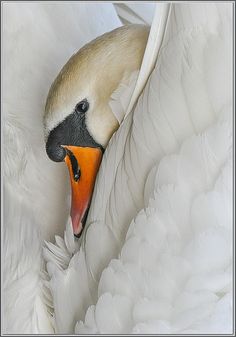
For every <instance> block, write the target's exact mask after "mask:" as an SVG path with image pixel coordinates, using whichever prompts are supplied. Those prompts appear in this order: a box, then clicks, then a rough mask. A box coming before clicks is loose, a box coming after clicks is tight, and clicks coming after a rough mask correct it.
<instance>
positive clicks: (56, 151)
mask: <svg viewBox="0 0 236 337" xmlns="http://www.w3.org/2000/svg"><path fill="white" fill-rule="evenodd" d="M46 152H47V155H48V157H49V158H50V159H51V160H53V161H56V162H61V161H63V160H64V158H65V156H66V150H65V149H64V148H63V147H61V145H60V144H57V143H56V142H55V141H54V140H53V139H52V137H51V138H50V136H49V138H48V141H47V143H46Z"/></svg>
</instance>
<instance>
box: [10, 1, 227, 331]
mask: <svg viewBox="0 0 236 337" xmlns="http://www.w3.org/2000/svg"><path fill="white" fill-rule="evenodd" d="M230 6H231V5H229V4H217V5H216V4H173V5H172V6H171V8H169V6H168V5H163V7H165V11H166V13H167V15H166V17H168V20H162V21H160V22H159V25H160V26H159V31H163V32H165V35H164V36H160V39H159V41H157V42H158V43H157V44H158V46H159V47H158V50H157V51H158V59H157V64H156V67H155V69H154V71H153V72H152V74H151V76H150V79H149V81H148V83H147V85H146V87H145V89H144V90H143V92H142V95H141V96H140V99H139V101H138V103H137V106H136V107H135V109H132V110H131V112H130V113H129V114H128V116H127V117H126V118H125V120H124V121H123V123H122V125H121V127H120V129H119V130H118V131H117V132H116V134H115V135H114V136H113V138H112V139H111V141H110V143H109V145H108V147H107V149H106V152H105V155H104V156H103V161H102V164H101V167H100V171H99V174H98V177H97V182H96V185H95V190H94V195H93V200H92V204H91V207H90V212H89V216H88V219H87V224H86V230H85V231H84V233H83V237H82V241H81V242H82V245H81V247H79V245H78V242H76V241H75V240H74V237H73V233H72V228H71V224H70V223H68V225H67V228H66V233H65V237H64V241H63V240H62V239H60V238H59V237H57V238H56V245H53V244H52V243H48V244H47V249H45V251H44V257H45V260H46V261H47V271H48V273H49V276H50V281H49V283H48V286H49V288H50V290H51V295H52V300H53V304H54V321H53V323H52V325H53V327H54V328H55V331H56V332H60V333H65V332H67V333H68V332H69V333H73V332H77V333H114V332H116V333H129V332H136V333H190V332H192V333H202V332H211V333H214V332H231V331H232V322H231V316H230V314H231V310H232V304H231V301H232V294H231V285H232V283H231V275H232V274H231V265H232V264H231V263H232V260H231V259H232V247H231V246H230V243H231V232H232V218H231V214H232V212H231V207H232V200H231V196H232V194H231V180H230V178H231V177H232V172H231V170H232V163H231V145H232V138H231V136H232V134H231V132H232V130H231V118H230V117H231V104H232V97H231V92H232V91H231V90H230V89H231V83H232V81H231V64H232V63H231V56H230V55H231V53H230V52H231V50H230V46H231V38H230V34H231V26H230V23H231V22H232V21H231V14H232V12H231V8H230ZM169 9H170V11H169ZM168 15H169V16H168ZM219 32H220V34H219ZM222 51H223V52H222ZM146 57H147V56H146ZM144 58H145V57H144ZM222 70H223V71H222ZM140 73H142V68H141V72H140ZM219 86H220V88H219ZM219 92H220V95H219ZM55 165H56V164H55ZM57 165H59V164H57ZM209 210H210V211H209ZM9 225H11V223H10V224H9ZM8 238H9V236H8ZM6 242H7V243H6V245H8V242H9V241H6ZM209 247H210V249H209ZM94 248H95V249H94ZM35 253H36V255H37V252H36V251H35ZM9 294H10V296H11V294H12V288H11V287H9ZM41 301H42V300H41ZM41 312H43V311H41ZM13 316H14V315H12V317H13ZM46 317H47V314H46V312H45V316H44V318H41V319H42V320H45V318H46ZM107 317H109V319H107ZM48 322H49V323H48V325H47V327H46V325H45V330H46V329H48V331H49V330H50V328H49V324H50V320H48ZM29 330H30V329H29ZM45 330H44V331H45Z"/></svg>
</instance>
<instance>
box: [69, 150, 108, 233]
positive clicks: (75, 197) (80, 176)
mask: <svg viewBox="0 0 236 337" xmlns="http://www.w3.org/2000/svg"><path fill="white" fill-rule="evenodd" d="M63 147H64V148H65V149H66V151H67V155H66V157H65V163H66V165H67V167H68V169H69V173H70V181H71V192H72V197H71V213H70V215H71V219H72V226H73V231H74V235H75V236H78V237H79V236H80V234H81V233H82V229H83V226H84V225H85V221H86V217H87V213H88V210H89V205H90V201H91V198H92V194H93V188H94V184H95V180H96V175H97V172H98V169H99V166H100V163H101V160H102V151H101V149H100V148H92V147H80V146H70V145H63Z"/></svg>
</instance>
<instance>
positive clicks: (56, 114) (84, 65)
mask: <svg viewBox="0 0 236 337" xmlns="http://www.w3.org/2000/svg"><path fill="white" fill-rule="evenodd" d="M148 33H149V27H146V26H143V25H127V26H123V27H120V28H117V29H115V30H113V31H111V32H108V33H105V34H104V35H102V36H100V37H98V38H97V39H95V40H93V41H92V42H90V43H88V44H87V45H85V46H84V47H83V48H82V49H80V50H79V51H78V52H77V53H76V54H74V55H73V56H72V57H71V58H70V60H69V61H68V62H67V63H66V65H65V66H64V67H63V69H62V70H61V72H60V73H59V75H58V76H57V78H56V80H55V81H54V83H53V84H52V86H51V89H50V91H49V94H48V98H47V102H46V109H45V129H46V133H47V134H49V132H50V131H51V130H52V129H54V128H55V127H56V126H57V125H58V124H59V123H60V122H62V121H63V120H64V119H65V118H66V117H67V116H68V115H70V114H71V113H73V111H74V109H75V106H76V104H78V103H79V102H80V101H82V100H83V99H87V101H88V102H89V110H88V111H87V112H86V126H87V129H88V131H89V133H90V135H91V136H92V137H93V138H94V140H95V141H96V142H98V143H99V144H101V145H103V146H106V144H107V142H108V141H109V139H110V137H111V135H112V133H113V132H114V131H115V130H116V129H117V128H118V125H119V124H118V121H117V119H116V118H115V116H114V114H113V113H112V111H111V108H110V106H109V100H110V97H111V95H112V93H113V92H114V91H115V90H116V89H117V87H118V86H119V84H120V82H121V81H122V80H123V79H127V78H129V75H131V74H132V73H133V72H134V71H137V70H138V69H139V68H140V66H141V62H142V58H143V54H144V50H145V47H146V42H147V38H148Z"/></svg>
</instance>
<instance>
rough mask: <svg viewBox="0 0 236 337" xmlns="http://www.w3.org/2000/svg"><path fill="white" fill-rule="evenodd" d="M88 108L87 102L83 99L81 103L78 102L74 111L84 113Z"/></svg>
mask: <svg viewBox="0 0 236 337" xmlns="http://www.w3.org/2000/svg"><path fill="white" fill-rule="evenodd" d="M88 108H89V102H88V101H87V100H86V99H83V101H81V102H79V103H78V104H77V105H76V107H75V111H76V112H79V113H80V112H86V111H87V110H88Z"/></svg>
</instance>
